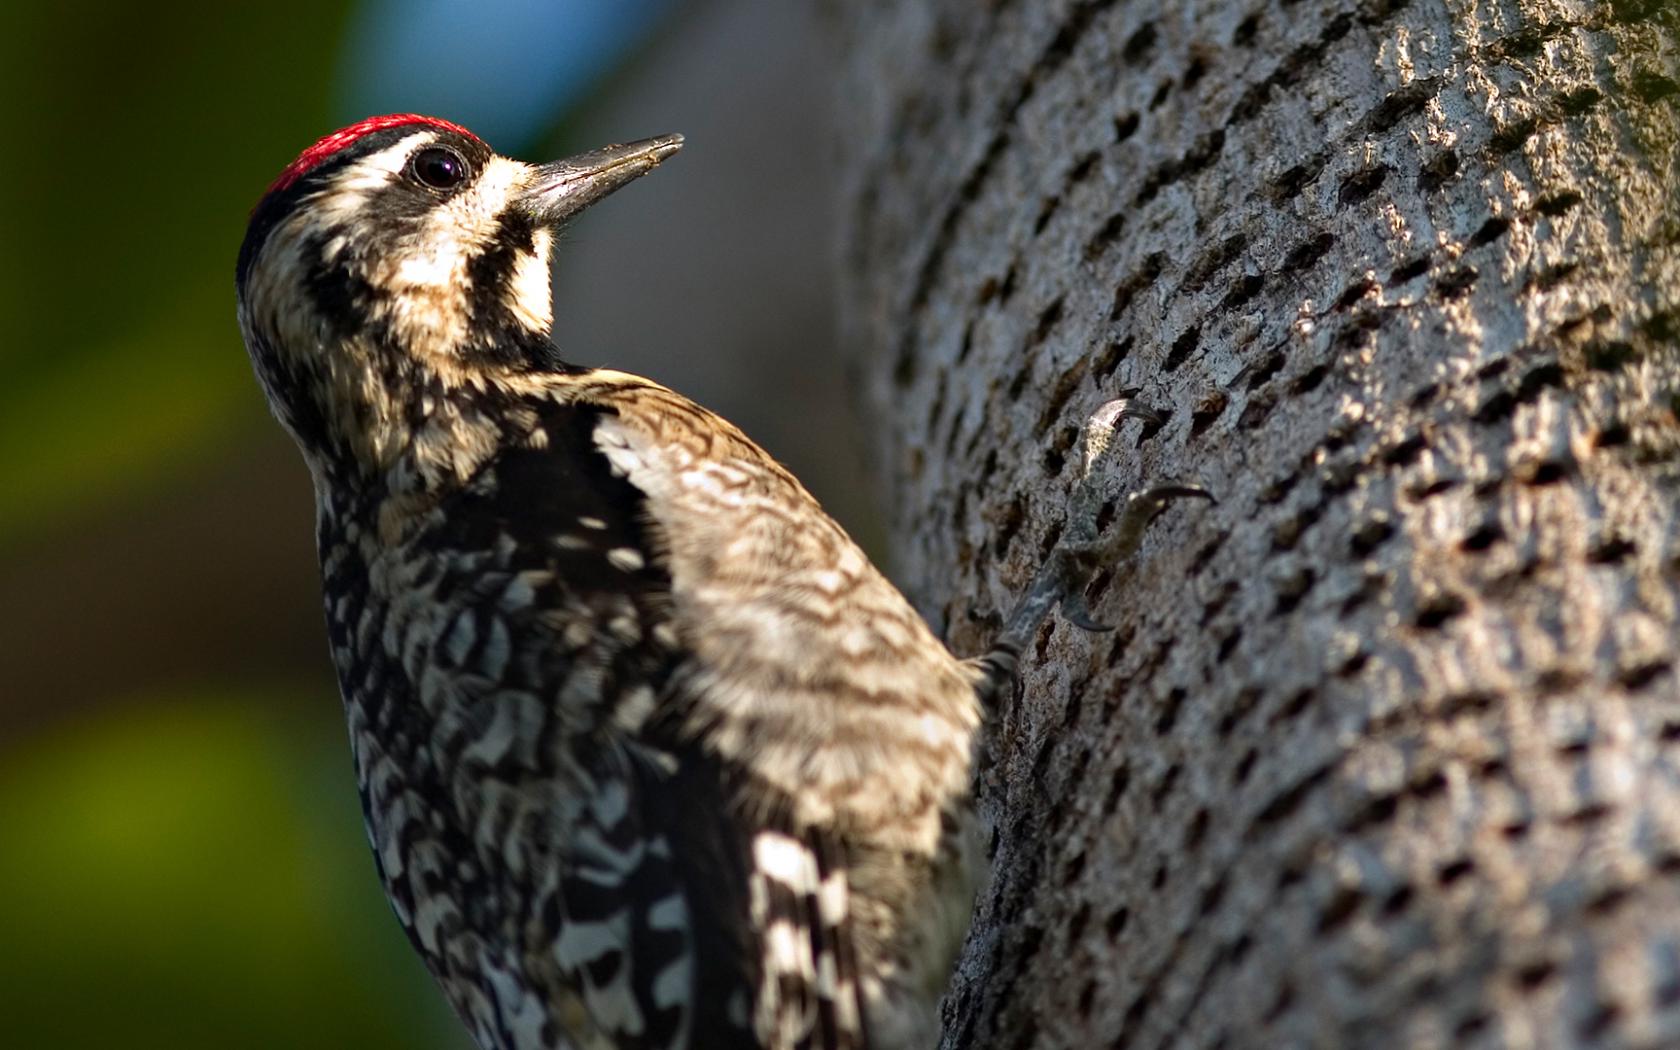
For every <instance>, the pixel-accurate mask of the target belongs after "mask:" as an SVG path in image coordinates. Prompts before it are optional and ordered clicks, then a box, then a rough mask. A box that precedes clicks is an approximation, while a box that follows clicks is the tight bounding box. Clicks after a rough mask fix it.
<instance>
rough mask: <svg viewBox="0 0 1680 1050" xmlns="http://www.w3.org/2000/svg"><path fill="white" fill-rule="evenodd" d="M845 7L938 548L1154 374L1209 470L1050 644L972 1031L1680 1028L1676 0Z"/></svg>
mask: <svg viewBox="0 0 1680 1050" xmlns="http://www.w3.org/2000/svg"><path fill="white" fill-rule="evenodd" d="M836 6H837V9H838V10H839V11H840V15H839V17H840V18H841V20H842V22H843V23H844V24H843V27H842V30H841V33H842V37H843V39H844V40H845V43H846V47H847V53H848V63H849V72H848V76H847V79H846V82H845V84H844V86H843V93H842V107H843V110H844V112H845V114H846V119H847V121H848V125H849V126H848V128H847V134H846V137H845V147H844V164H845V168H846V176H847V180H848V182H847V185H848V191H847V198H846V199H847V204H846V213H845V222H844V223H843V225H844V226H845V228H846V229H847V230H848V236H847V243H846V245H845V270H846V273H847V281H848V284H847V288H846V290H845V296H844V301H843V310H844V311H846V313H847V320H848V331H847V333H846V336H847V340H848V342H849V344H850V345H851V346H853V347H857V348H861V350H862V353H863V355H864V356H863V358H862V359H861V360H860V361H859V362H858V366H859V373H860V376H861V379H862V384H863V389H864V391H865V397H866V400H867V409H868V411H869V413H870V414H871V418H873V419H877V420H879V421H880V426H879V430H878V433H879V442H878V447H877V449H876V452H877V454H878V458H879V460H880V464H881V467H882V471H883V474H884V476H885V477H886V478H887V479H888V484H889V488H890V492H889V496H888V501H887V502H888V506H889V507H890V508H891V510H890V514H891V515H892V519H891V528H892V534H893V538H894V548H895V551H896V552H897V554H898V558H899V560H898V565H897V568H898V573H899V576H900V578H901V580H903V582H904V583H905V584H906V586H907V588H908V590H909V591H910V593H911V594H912V595H913V597H914V598H915V599H916V600H917V601H919V602H920V603H921V604H922V606H923V608H924V610H925V611H926V612H927V613H928V614H929V616H930V618H932V619H933V621H934V622H935V624H936V625H938V626H941V627H942V628H943V629H944V630H945V632H946V634H947V635H948V637H949V638H950V640H951V641H952V643H953V644H954V646H955V647H956V648H957V649H958V651H959V652H967V653H973V652H979V651H981V650H982V649H983V648H984V646H985V643H986V641H987V640H988V638H989V637H990V634H991V632H992V630H993V629H994V626H995V623H996V617H997V614H998V613H999V612H1000V611H1002V610H1004V609H1006V608H1007V607H1008V605H1009V603H1010V601H1011V599H1012V598H1013V596H1014V595H1015V594H1016V593H1018V591H1019V589H1020V588H1021V587H1022V586H1023V585H1024V583H1025V582H1026V581H1027V580H1028V579H1029V577H1030V576H1031V574H1032V571H1033V569H1034V567H1035V566H1036V564H1037V563H1038V562H1039V561H1040V559H1041V558H1042V557H1043V555H1044V552H1045V551H1046V550H1047V549H1049V547H1050V546H1051V545H1052V544H1053V543H1054V541H1055V538H1056V536H1057V534H1058V529H1059V522H1060V515H1061V514H1062V512H1063V507H1064V504H1065V501H1066V498H1067V495H1068V492H1069V489H1070V485H1071V481H1072V474H1073V467H1072V465H1071V458H1072V457H1070V456H1069V454H1068V453H1069V450H1070V448H1071V445H1072V441H1073V438H1074V435H1075V428H1076V426H1077V424H1078V423H1079V422H1080V420H1081V419H1082V418H1083V417H1084V416H1085V415H1086V414H1088V413H1089V412H1091V411H1092V410H1093V409H1094V408H1096V406H1097V405H1098V404H1100V403H1101V402H1102V401H1103V400H1105V399H1106V398H1108V397H1111V396H1113V395H1115V394H1116V393H1118V392H1119V391H1120V390H1122V389H1124V388H1128V387H1138V388H1141V394H1140V396H1141V397H1142V398H1143V399H1144V400H1145V401H1146V402H1147V403H1149V404H1150V405H1151V406H1153V407H1155V408H1156V409H1158V410H1161V411H1163V412H1170V413H1171V415H1170V418H1169V419H1168V421H1167V422H1166V424H1165V425H1164V426H1163V427H1161V428H1159V429H1158V430H1157V431H1156V432H1154V433H1150V434H1145V435H1142V437H1141V438H1138V437H1136V436H1135V435H1136V432H1135V431H1133V432H1132V435H1133V438H1132V439H1133V441H1135V443H1136V447H1135V449H1131V450H1130V451H1129V454H1128V455H1127V456H1123V457H1121V458H1122V460H1123V461H1124V462H1121V463H1119V464H1117V465H1116V467H1115V469H1118V470H1122V471H1125V472H1127V476H1128V477H1129V478H1130V479H1132V480H1134V481H1136V482H1138V483H1142V482H1144V481H1146V480H1165V479H1169V478H1195V479H1199V480H1201V481H1203V482H1205V483H1206V484H1207V485H1208V486H1209V487H1211V488H1212V489H1213V490H1214V491H1216V492H1217V493H1218V494H1219V495H1220V497H1221V503H1220V504H1219V506H1217V507H1214V508H1211V509H1204V508H1202V507H1200V506H1189V507H1184V506H1180V507H1175V508H1173V509H1172V510H1170V511H1169V512H1168V513H1167V514H1166V515H1164V516H1163V518H1162V519H1161V521H1160V522H1158V524H1157V526H1156V527H1155V530H1154V531H1153V532H1152V533H1151V535H1150V537H1149V540H1148V542H1147V543H1146V545H1145V548H1144V551H1143V553H1142V555H1141V557H1140V559H1139V561H1138V562H1137V564H1136V567H1135V571H1134V572H1133V573H1132V574H1131V575H1130V576H1129V577H1126V578H1123V579H1121V578H1110V579H1103V580H1099V581H1098V583H1097V584H1096V587H1095V594H1096V601H1095V602H1094V608H1095V609H1096V611H1097V613H1098V614H1099V615H1100V616H1103V617H1104V618H1106V619H1107V620H1109V621H1110V622H1113V623H1115V624H1117V625H1118V630H1116V631H1115V632H1114V633H1113V634H1110V635H1091V634H1087V633H1084V632H1081V631H1079V630H1077V629H1075V628H1072V627H1070V626H1069V625H1067V624H1065V623H1061V622H1056V623H1053V624H1051V625H1049V626H1048V627H1047V628H1046V630H1045V631H1044V632H1043V633H1042V634H1041V635H1040V636H1039V643H1038V646H1037V649H1036V652H1035V653H1032V654H1029V655H1030V657H1031V659H1030V661H1029V666H1028V671H1027V675H1026V688H1025V692H1024V696H1023V698H1022V700H1021V701H1020V702H1019V704H1018V705H1016V706H1014V707H1013V708H1011V709H1010V710H1008V711H1006V712H1004V713H1003V715H1002V718H1003V731H1002V733H1001V736H1000V740H999V745H998V747H997V753H996V755H995V756H994V759H995V765H994V766H993V768H992V770H991V777H990V781H989V787H988V797H987V806H988V810H989V812H990V813H991V814H992V815H993V816H994V817H995V818H996V820H997V832H996V839H995V865H996V868H995V879H994V883H993V885H992V887H991V889H990V891H989V893H988V895H987V896H986V897H985V898H984V899H983V901H982V902H981V905H980V909H979V915H978V920H977V926H976V929H975V932H974V933H973V935H972V936H971V938H970V941H969V944H968V946H967V948H966V950H965V954H964V956H963V959H962V962H961V964H960V968H959V974H958V976H957V978H956V981H955V983H954V985H953V988H952V994H951V996H950V997H949V999H948V1001H947V1004H946V1009H947V1034H946V1045H948V1046H972V1047H1005V1048H1008V1047H1033V1046H1038V1047H1087V1046H1109V1045H1113V1046H1124V1047H1157V1046H1182V1047H1214V1046H1268V1047H1270V1046H1294V1045H1308V1046H1326V1047H1339V1046H1384V1047H1388V1046H1460V1045H1487V1046H1577V1045H1595V1046H1596V1045H1605V1046H1610V1045H1680V684H1677V676H1676V668H1675V660H1676V655H1675V654H1676V642H1677V640H1680V626H1677V624H1680V613H1677V597H1680V535H1677V529H1680V520H1677V515H1676V501H1675V496H1676V491H1677V489H1680V459H1677V456H1680V423H1677V420H1676V415H1675V413H1676V409H1677V407H1680V345H1677V336H1676V333H1677V331H1680V318H1677V314H1676V307H1677V305H1680V204H1677V200H1676V197H1677V194H1680V190H1677V184H1676V178H1675V175H1676V166H1677V164H1680V154H1677V150H1680V115H1677V103H1680V86H1677V79H1680V78H1677V65H1680V32H1677V21H1680V18H1677V15H1676V6H1675V5H1673V4H1669V3H1663V2H1658V0H1618V2H1611V3H1585V2H1569V0H1409V2H1408V0H1334V2H1326V3H1314V2H1311V0H1301V2H1289V0H1270V2H1267V0H1229V2H1221V0H1199V2H1194V3H1184V4H1172V5H1163V4H1159V3H1149V2H1142V0H1079V2H1070V0H1060V2H1035V0H990V2H979V0H892V2H879V3H873V4H858V5H847V6H843V7H842V6H840V5H836ZM1130 425H1131V426H1134V427H1135V426H1136V424H1130Z"/></svg>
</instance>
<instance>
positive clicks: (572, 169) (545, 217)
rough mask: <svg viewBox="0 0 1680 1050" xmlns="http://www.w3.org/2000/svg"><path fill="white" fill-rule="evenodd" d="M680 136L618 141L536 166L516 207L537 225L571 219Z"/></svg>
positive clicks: (648, 167) (650, 164)
mask: <svg viewBox="0 0 1680 1050" xmlns="http://www.w3.org/2000/svg"><path fill="white" fill-rule="evenodd" d="M682 144H683V137H682V136H681V135H661V136H659V137H658V138H652V139H642V140H641V141H640V142H630V143H626V144H625V145H622V146H605V147H602V148H601V149H598V150H591V151H590V152H588V153H580V154H578V155H577V156H575V157H567V158H566V159H565V160H557V161H555V162H553V163H552V164H544V165H542V166H541V167H539V168H537V175H536V178H535V179H533V180H532V182H531V186H530V188H529V189H527V190H525V192H524V193H522V194H520V196H519V199H518V206H519V208H520V209H521V210H522V211H524V212H525V214H526V215H528V216H530V217H531V220H532V221H533V222H535V223H537V224H538V225H539V226H553V225H555V224H557V223H560V222H563V221H565V220H566V219H569V218H571V217H572V216H573V215H576V214H577V213H578V212H580V211H582V210H583V209H585V208H587V207H589V206H590V205H591V204H594V203H595V202H596V201H598V200H600V199H601V198H602V197H605V196H606V195H607V194H609V193H611V192H612V191H614V190H616V189H618V188H619V187H620V186H623V185H625V184H626V183H628V182H630V181H631V180H633V179H636V178H638V177H640V176H642V175H646V174H647V173H648V172H650V171H652V170H653V169H654V168H656V167H658V165H659V162H660V161H662V160H664V159H665V158H666V157H669V156H670V155H671V154H673V153H675V152H677V150H679V149H682Z"/></svg>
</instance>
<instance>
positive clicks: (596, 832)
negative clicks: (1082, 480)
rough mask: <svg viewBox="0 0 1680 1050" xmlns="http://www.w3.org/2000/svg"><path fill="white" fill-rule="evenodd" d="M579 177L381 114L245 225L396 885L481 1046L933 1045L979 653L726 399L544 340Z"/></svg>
mask: <svg viewBox="0 0 1680 1050" xmlns="http://www.w3.org/2000/svg"><path fill="white" fill-rule="evenodd" d="M674 148H675V144H674V142H669V141H666V142H663V143H655V144H652V145H642V146H633V147H625V148H621V149H620V150H619V151H618V152H617V153H616V154H615V153H613V152H612V151H603V154H602V155H601V158H605V159H604V160H603V159H601V158H597V159H595V160H594V161H588V160H586V161H585V162H584V163H576V164H574V165H573V167H572V169H571V170H572V174H571V175H570V176H569V177H570V178H571V179H572V181H573V182H574V183H576V184H577V185H585V184H587V182H588V180H589V179H591V178H596V179H598V178H601V177H602V176H601V174H600V173H601V172H603V171H608V172H610V171H612V170H613V168H612V165H618V166H619V167H622V166H624V165H627V164H628V165H640V167H641V170H646V169H647V168H651V167H652V166H653V164H654V163H655V162H656V161H657V160H658V159H659V158H660V157H661V156H663V155H664V154H665V153H668V152H670V151H671V150H673V149H674ZM439 150H442V151H444V154H443V155H442V156H441V157H440V156H439V155H437V153H436V151H439ZM428 151H432V152H431V153H430V154H428ZM625 158H629V159H625ZM420 164H430V165H433V166H434V167H436V166H438V165H440V164H441V165H442V168H441V169H439V170H441V171H442V172H443V177H441V178H437V179H433V180H431V181H440V182H448V175H449V171H448V170H447V169H449V168H450V167H451V166H452V165H458V166H459V167H460V168H461V169H462V178H461V180H460V181H459V183H458V184H454V185H444V186H436V185H431V184H430V183H429V181H428V179H427V177H426V176H428V175H433V176H435V175H438V171H432V170H428V171H419V170H418V168H417V166H418V165H420ZM591 164H593V165H594V169H593V170H594V173H593V174H591V172H590V170H589V169H590V165H591ZM566 177H568V176H567V173H566V172H565V171H563V170H561V166H554V167H550V168H535V167H531V166H527V165H523V164H520V163H518V162H516V161H512V160H508V159H506V158H502V157H497V156H495V155H494V154H492V153H491V152H490V151H489V149H488V148H487V147H485V146H484V145H483V143H481V142H479V141H478V140H477V139H476V138H473V137H472V136H470V135H469V134H467V133H465V132H464V131H462V130H461V129H458V128H455V127H454V126H452V125H446V124H443V123H442V122H437V121H431V120H427V119H424V118H383V119H381V120H376V121H370V122H366V124H364V125H363V126H360V130H358V129H348V130H347V131H346V132H341V133H339V134H338V135H337V136H336V137H333V138H329V139H328V140H324V141H323V143H322V144H320V145H318V146H316V147H314V148H313V149H312V151H310V152H306V154H305V155H304V157H302V158H300V160H299V162H298V163H297V164H296V165H294V166H293V168H292V169H288V172H287V174H286V175H285V176H283V178H282V181H281V182H280V183H278V184H277V185H276V186H275V187H274V188H273V189H271V191H270V193H269V195H268V196H267V197H265V198H264V200H263V202H262V203H261V204H259V205H258V208H257V209H256V211H255V213H254V214H253V219H252V224H251V230H250V233H249V235H248V237H247V240H246V243H245V246H244V248H243V250H242V252H241V258H240V266H239V288H240V320H241V324H242V327H243V329H244V332H245V337H246V341H247V345H248V347H249V349H250V351H251V355H252V359H253V362H254V365H255V368H256V371H257V374H258V376H259V378H260V379H261V381H262V383H263V386H264V388H265V390H266V391H267V393H268V395H269V397H270V400H271V402H272V403H273V405H274V408H275V411H276V414H277V415H278V416H279V418H280V419H281V421H282V422H283V423H284V424H285V425H286V426H287V428H288V429H289V430H290V431H291V432H292V433H293V435H294V436H295V437H296V438H297V440H298V442H299V444H300V446H301V447H302V449H303V452H304V455H305V458H306V459H307V460H308V462H309V465H310V468H311V471H312V474H313V476H314V478H315V485H316V494H317V504H318V530H319V537H318V538H319V547H320V555H321V564H322V573H323V583H324V593H325V599H326V607H327V622H328V632H329V636H330V639H331V644H332V652H333V658H334V661H335V663H336V664H337V667H338V671H339V676H340V683H341V686H342V690H343V693H344V698H345V704H346V709H347V713H348V717H349V722H350V731H351V742H352V746H353V749H354V755H355V764H356V774H357V780H358V783H359V784H360V787H361V793H362V801H363V807H364V812H365V815H366V819H367V824H368V830H369V835H370V838H371V841H372V844H373V848H374V854H375V858H376V860H377V862H378V866H379V871H380V875H381V877H382V879H383V880H384V883H385V887H386V890H387V893H388V895H389V897H390V900H391V903H392V906H393V907H394V908H395V910H396V912H397V915H398V918H399V919H400V920H401V921H402V923H403V926H404V928H405V929H406V930H407V931H408V932H409V935H410V937H411V939H412V940H413V942H414V945H415V947H416V949H417V950H418V951H419V952H420V953H421V955H422V956H423V957H424V959H425V961H426V963H427V965H428V967H430V969H431V970H432V972H433V973H434V974H435V975H436V976H437V978H438V980H439V981H440V983H441V984H442V986H443V988H444V991H445V993H446V994H447V995H448V997H449V999H450V1001H451V1003H452V1004H453V1005H454V1007H455V1009H456V1011H457V1012H458V1013H459V1014H460V1015H461V1017H462V1018H463V1019H464V1020H465V1021H466V1023H467V1024H468V1026H469V1027H470V1028H471V1029H472V1032H473V1034H474V1037H475V1038H476V1039H477V1041H478V1042H479V1044H480V1045H481V1046H483V1047H486V1048H509V1050H511V1048H519V1050H532V1048H539V1047H560V1046H578V1047H614V1048H631V1047H637V1048H641V1047H646V1048H655V1047H658V1048H685V1047H763V1048H766V1050H771V1048H775V1050H782V1048H786V1050H792V1048H796V1047H809V1048H813V1050H845V1048H853V1047H858V1048H861V1047H866V1046H867V1047H873V1048H877V1050H884V1048H892V1047H919V1046H926V1045H929V1044H930V1043H931V1041H932V1040H933V1038H934V1037H935V1035H936V1031H937V1028H936V1021H935V1014H934V1010H933V1007H934V1003H935V1001H936V999H937V996H938V993H939V990H940V988H941V987H942V985H943V983H944V980H945V977H946V972H947V970H948V967H949V964H950V960H951V957H952V955H953V953H954V951H955V948H956V946H957V944H958V942H959V940H960V937H961V936H962V932H963V929H964V927H965V925H966V921H967V914H968V909H969V906H970V902H971V900H972V894H973V890H974V880H975V878H976V874H977V866H976V865H975V864H974V863H973V861H974V849H973V837H972V816H971V814H970V811H969V805H968V790H969V778H970V764H971V756H972V754H973V750H974V738H975V734H976V732H977V731H978V729H979V725H980V700H979V697H978V695H977V693H976V688H977V686H978V685H980V684H981V683H982V681H983V680H984V677H985V676H984V675H983V674H982V673H981V672H980V671H978V670H977V669H975V668H974V667H971V666H969V665H967V664H964V663H962V662H961V661H958V660H957V659H955V658H954V657H952V656H950V654H949V653H947V652H946V650H945V649H944V648H943V647H942V646H941V645H939V643H938V642H937V641H936V640H935V639H934V638H933V637H932V635H931V634H930V633H929V632H928V630H927V628H926V627H925V626H924V625H923V623H922V621H921V620H920V619H919V618H918V617H917V616H916V615H915V613H914V612H913V611H912V610H911V609H910V607H909V605H908V604H907V603H905V601H904V600H903V598H902V597H900V596H899V594H898V593H897V591H896V590H894V589H893V588H892V586H891V585H890V584H888V583H887V581H886V580H885V579H884V578H883V577H882V576H881V575H880V574H879V573H878V572H877V571H876V570H875V569H874V567H873V566H871V565H870V564H869V562H868V560H867V559H866V558H865V557H864V556H863V555H862V553H861V552H859V551H858V550H857V548H856V546H855V545H854V544H853V543H852V542H851V540H850V539H849V538H847V536H846V535H845V534H844V532H842V531H841V529H840V528H839V527H838V526H837V525H835V524H834V522H833V521H831V520H830V519H829V518H828V517H827V516H826V515H825V514H823V513H822V511H821V509H820V508H819V507H818V506H817V504H816V503H815V502H814V501H813V500H812V499H811V498H810V496H809V495H808V494H807V493H806V492H805V490H804V489H803V488H802V487H801V486H800V485H799V484H798V482H797V481H796V480H794V478H793V477H792V476H790V475H789V474H788V473H787V472H786V471H785V470H784V469H783V468H781V467H780V466H779V465H778V464H776V463H775V462H774V461H773V460H771V459H770V458H769V457H768V456H767V455H765V454H764V452H763V451H762V450H760V449H759V448H758V447H757V446H756V445H754V444H753V443H752V442H751V441H749V440H748V439H747V438H746V437H744V436H743V435H742V434H741V433H740V432H739V431H738V430H736V429H735V428H734V427H732V426H731V425H729V424H728V423H727V422H725V421H723V420H721V419H719V418H718V417H716V416H714V415H712V414H711V413H709V412H707V411H706V410H704V409H702V408H700V407H699V406H697V405H695V404H693V403H692V402H690V401H688V400H686V399H684V398H682V397H680V396H679V395H677V394H675V393H673V392H671V391H669V390H666V389H664V388H663V387H660V386H658V385H656V384H654V383H651V382H649V381H647V380H643V379H640V378H638V377H634V376H630V375H626V374H623V373H617V372H612V371H607V370H597V369H584V368H577V367H574V366H571V365H568V364H565V363H564V362H562V361H561V360H560V359H559V358H558V356H557V355H556V354H555V352H554V350H553V348H552V346H551V345H550V344H549V341H548V327H549V321H550V318H549V305H548V281H547V265H548V260H547V253H548V247H549V242H550V234H549V226H550V225H551V224H552V221H554V216H555V214H556V213H561V212H564V211H565V210H566V208H565V207H563V206H560V205H557V204H556V203H555V201H554V200H553V199H552V194H553V193H554V192H555V191H554V189H553V185H554V184H555V183H557V182H560V181H563V180H564V178H566ZM618 178H619V181H627V178H628V176H627V175H624V176H618ZM545 186H547V187H548V189H546V190H545V189H544V188H543V187H545ZM545 193H546V194H549V195H550V196H544V194H545ZM597 195H598V194H597Z"/></svg>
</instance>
